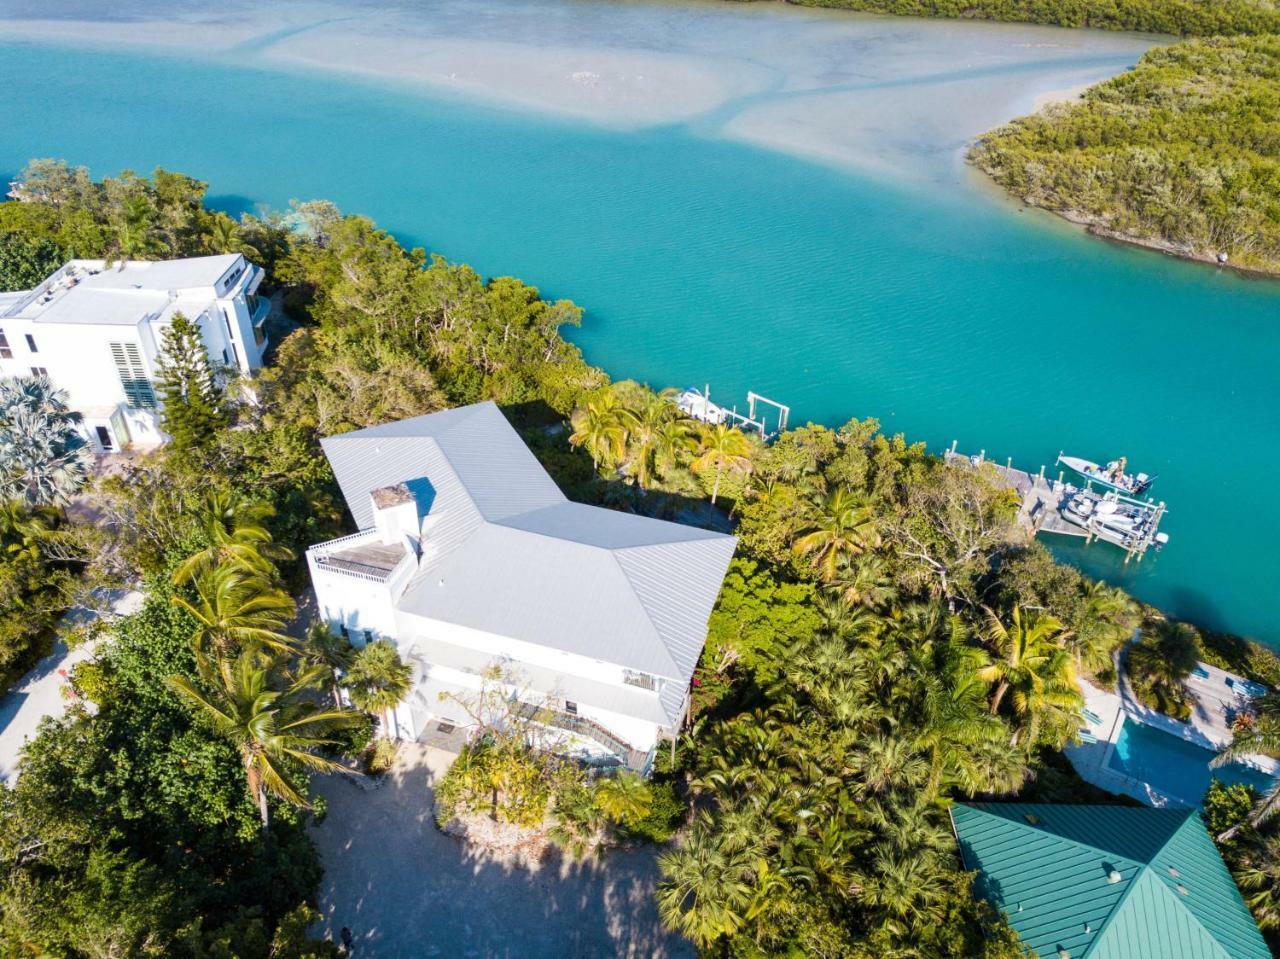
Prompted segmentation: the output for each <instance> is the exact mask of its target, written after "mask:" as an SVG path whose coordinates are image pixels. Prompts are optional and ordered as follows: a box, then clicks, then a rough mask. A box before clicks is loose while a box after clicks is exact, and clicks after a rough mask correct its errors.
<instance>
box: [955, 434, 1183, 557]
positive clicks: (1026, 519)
mask: <svg viewBox="0 0 1280 959" xmlns="http://www.w3.org/2000/svg"><path fill="white" fill-rule="evenodd" d="M943 458H944V459H945V460H946V462H947V463H948V464H949V465H953V466H962V467H966V468H969V469H978V468H981V467H984V466H985V467H987V468H989V469H992V470H993V471H994V472H995V475H996V477H997V478H998V479H999V480H1000V482H1002V483H1003V484H1004V485H1005V486H1007V487H1009V488H1010V489H1012V490H1014V491H1016V492H1017V494H1018V499H1019V504H1020V505H1019V507H1018V524H1019V525H1020V526H1022V527H1023V529H1025V530H1027V532H1028V533H1030V534H1031V535H1032V536H1036V535H1038V534H1039V533H1054V534H1056V535H1059V536H1075V537H1078V538H1080V539H1083V540H1084V541H1085V542H1086V543H1091V542H1093V541H1094V540H1095V539H1097V540H1102V541H1103V542H1106V543H1111V544H1112V545H1114V546H1118V547H1119V548H1120V549H1122V550H1124V551H1125V557H1124V561H1125V562H1126V563H1127V562H1129V560H1131V559H1134V558H1135V557H1136V558H1137V560H1138V561H1139V562H1141V561H1142V557H1143V556H1144V555H1146V552H1147V550H1148V549H1150V548H1151V547H1153V546H1155V547H1156V548H1157V549H1158V548H1159V547H1160V546H1162V545H1163V544H1164V543H1165V542H1166V541H1167V540H1168V537H1167V536H1162V535H1161V534H1160V521H1161V520H1162V519H1164V514H1165V504H1164V503H1156V502H1154V501H1146V502H1144V501H1142V500H1137V499H1133V498H1132V497H1128V496H1122V495H1120V494H1118V493H1107V494H1103V493H1099V492H1097V491H1095V490H1093V489H1092V487H1091V485H1090V484H1089V483H1088V481H1085V482H1084V485H1083V486H1073V485H1072V484H1070V483H1067V482H1065V481H1064V479H1063V476H1062V474H1059V476H1058V478H1057V479H1056V480H1055V479H1053V478H1051V477H1046V476H1045V468H1044V467H1043V466H1042V467H1040V471H1039V472H1038V473H1028V472H1025V471H1024V470H1020V469H1016V468H1015V467H1014V465H1013V460H1012V459H1010V460H1007V461H1006V462H1005V463H1003V464H1001V463H998V462H994V461H992V460H989V459H987V455H986V450H983V451H982V452H980V453H979V454H978V455H977V456H969V455H965V454H963V453H957V452H956V444H955V443H952V444H951V448H950V449H949V450H947V451H946V452H945V453H944V454H943ZM1081 492H1084V493H1086V494H1087V495H1089V496H1090V497H1092V498H1096V499H1097V500H1102V499H1103V498H1104V497H1106V498H1109V499H1111V500H1113V501H1116V502H1122V503H1127V504H1130V505H1133V506H1135V507H1138V508H1140V509H1142V510H1143V511H1144V512H1146V513H1147V514H1148V520H1147V521H1146V522H1145V523H1144V524H1143V525H1142V526H1141V527H1140V528H1139V529H1138V530H1137V531H1135V532H1131V533H1122V532H1119V531H1117V530H1114V529H1111V528H1109V527H1106V526H1102V525H1100V524H1098V523H1096V522H1094V521H1093V520H1090V521H1089V523H1088V524H1087V525H1085V526H1080V525H1078V524H1076V523H1073V522H1071V521H1069V520H1067V519H1066V518H1065V517H1064V516H1063V515H1062V511H1063V508H1064V507H1065V506H1066V504H1067V503H1068V502H1070V501H1071V499H1072V498H1073V497H1074V496H1076V495H1077V494H1079V493H1081Z"/></svg>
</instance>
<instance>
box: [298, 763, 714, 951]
mask: <svg viewBox="0 0 1280 959" xmlns="http://www.w3.org/2000/svg"><path fill="white" fill-rule="evenodd" d="M452 758H453V757H452V755H451V754H449V753H445V752H442V751H440V750H437V749H429V748H425V747H415V748H414V749H413V750H412V751H411V754H410V755H409V756H408V757H407V758H406V762H405V766H404V768H402V769H398V770H397V771H396V772H395V773H394V774H393V775H392V777H391V778H390V779H389V780H388V782H386V783H385V784H384V785H383V786H381V787H380V788H378V789H373V790H365V789H363V788H361V787H360V786H359V785H357V784H354V783H352V782H351V781H350V780H348V779H346V778H342V777H337V776H328V777H322V778H317V780H316V792H318V793H319V794H320V795H322V796H324V798H325V799H326V801H327V803H328V809H329V811H328V816H327V817H326V819H325V821H324V822H323V823H322V824H321V825H320V826H319V827H318V828H317V829H316V830H315V839H316V843H317V845H318V846H319V848H320V854H321V856H322V858H323V859H324V868H325V878H324V882H323V884H322V886H321V890H320V908H321V912H322V913H323V915H324V922H323V925H322V929H323V931H324V933H325V934H327V935H329V936H330V937H331V938H333V939H335V940H336V939H337V938H338V932H339V930H341V928H342V927H343V926H347V927H349V928H350V929H351V930H352V932H353V933H354V936H355V942H354V948H353V950H352V955H353V957H355V959H363V957H366V956H367V957H370V959H401V957H404V959H418V957H431V956H448V957H450V959H453V957H457V959H471V957H477V959H481V957H482V959H606V957H611V956H622V957H635V959H641V957H643V959H677V957H678V959H688V957H692V956H693V948H692V946H691V945H690V944H689V943H688V942H686V941H685V940H683V939H680V938H678V937H675V936H671V935H670V934H668V933H666V932H665V931H664V930H663V929H662V927H661V925H660V923H659V922H658V916H657V910H656V908H655V907H654V905H653V888H654V885H655V883H656V881H657V866H656V863H655V861H654V858H655V856H654V852H653V850H652V849H642V850H634V851H625V852H623V851H616V850H615V851H614V852H612V853H610V854H609V855H607V856H606V857H605V858H604V860H603V861H602V863H600V864H597V865H594V866H582V865H570V866H568V867H566V868H565V869H563V871H562V869H561V865H562V864H560V863H558V862H555V863H549V864H546V865H544V866H543V867H542V868H541V869H539V870H538V871H537V872H529V871H526V870H523V869H519V868H507V867H504V866H503V865H500V864H498V863H495V862H492V861H486V860H485V859H483V858H480V857H477V856H476V855H475V854H473V853H472V852H471V851H469V850H468V848H467V847H466V846H464V844H463V843H462V842H461V841H460V840H457V839H454V838H452V837H450V836H446V835H444V834H443V833H441V832H439V831H438V830H437V829H436V828H435V824H434V822H433V821H432V818H431V787H430V784H431V783H432V782H433V781H435V779H436V777H438V776H439V775H440V774H441V773H443V771H444V770H445V769H446V768H448V763H449V761H450V760H451V759H452Z"/></svg>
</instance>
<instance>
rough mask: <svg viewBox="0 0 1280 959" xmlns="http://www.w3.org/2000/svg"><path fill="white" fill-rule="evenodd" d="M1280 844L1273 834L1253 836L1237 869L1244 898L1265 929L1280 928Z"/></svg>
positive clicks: (1254, 916) (1238, 880) (1264, 930)
mask: <svg viewBox="0 0 1280 959" xmlns="http://www.w3.org/2000/svg"><path fill="white" fill-rule="evenodd" d="M1236 828H1237V829H1238V828H1239V827H1238V826H1237V827H1236ZM1233 831H1234V830H1233ZM1219 838H1222V837H1219ZM1278 845H1280V844H1278V843H1277V839H1276V837H1275V836H1274V835H1270V836H1266V837H1258V838H1256V839H1254V840H1253V841H1252V842H1251V843H1250V844H1249V846H1250V848H1248V849H1247V850H1246V851H1245V852H1244V854H1243V857H1242V858H1243V860H1244V862H1243V865H1242V866H1241V868H1240V869H1239V870H1237V872H1236V873H1235V877H1236V882H1237V883H1239V885H1240V890H1241V891H1242V892H1243V893H1244V901H1245V902H1246V903H1248V904H1249V909H1250V911H1251V912H1252V913H1253V918H1254V919H1255V920H1256V921H1257V923H1258V928H1259V929H1261V930H1262V931H1263V932H1271V931H1273V930H1276V929H1280V855H1277V853H1280V848H1277V847H1278Z"/></svg>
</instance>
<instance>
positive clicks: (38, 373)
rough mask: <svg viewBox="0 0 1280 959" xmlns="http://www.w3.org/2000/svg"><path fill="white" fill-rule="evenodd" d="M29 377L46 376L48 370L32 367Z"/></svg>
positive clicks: (41, 367)
mask: <svg viewBox="0 0 1280 959" xmlns="http://www.w3.org/2000/svg"><path fill="white" fill-rule="evenodd" d="M31 375H32V376H48V375H49V370H48V369H47V368H46V367H43V366H33V367H31Z"/></svg>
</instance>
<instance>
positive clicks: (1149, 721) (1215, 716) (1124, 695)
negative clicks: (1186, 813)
mask: <svg viewBox="0 0 1280 959" xmlns="http://www.w3.org/2000/svg"><path fill="white" fill-rule="evenodd" d="M1116 659H1117V662H1116V675H1117V676H1119V677H1120V679H1119V682H1118V684H1117V690H1116V691H1115V692H1111V691H1108V690H1105V689H1102V688H1100V687H1098V686H1095V685H1093V684H1092V683H1089V682H1087V681H1085V680H1081V681H1080V687H1081V690H1082V691H1083V692H1084V699H1085V709H1086V710H1087V711H1088V712H1089V713H1091V714H1092V717H1086V720H1085V721H1086V724H1087V726H1086V730H1085V731H1087V732H1088V733H1089V734H1090V735H1092V736H1093V737H1094V738H1095V739H1096V740H1097V741H1096V742H1083V741H1082V742H1081V743H1079V744H1078V745H1075V746H1068V747H1067V748H1066V749H1065V750H1064V752H1065V753H1066V756H1067V758H1068V759H1069V760H1071V765H1072V766H1074V767H1075V769H1076V772H1078V773H1079V774H1080V777H1081V778H1082V779H1084V780H1085V781H1086V782H1089V783H1092V784H1093V785H1095V786H1099V787H1101V788H1102V789H1106V790H1108V791H1110V792H1114V793H1120V794H1122V795H1125V796H1132V797H1133V798H1134V799H1138V800H1140V801H1142V802H1144V803H1146V804H1147V805H1149V806H1156V807H1166V806H1192V807H1194V806H1198V805H1199V802H1200V800H1199V797H1195V798H1191V797H1183V796H1174V795H1172V794H1170V793H1164V792H1161V791H1159V790H1157V789H1155V788H1154V787H1153V786H1152V785H1151V784H1150V783H1146V782H1143V781H1141V780H1139V779H1134V778H1132V777H1130V776H1125V775H1124V774H1122V773H1119V772H1116V770H1115V769H1113V768H1112V767H1111V765H1110V763H1111V754H1112V752H1114V751H1115V743H1116V740H1117V739H1119V738H1120V731H1121V730H1122V729H1123V728H1124V721H1125V720H1126V719H1130V720H1132V721H1134V722H1137V723H1142V724H1143V725H1145V726H1149V727H1151V728H1153V729H1158V730H1160V731H1161V732H1164V733H1168V734H1169V735H1170V736H1175V737H1177V738H1178V739H1182V740H1184V741H1186V742H1189V743H1193V744H1194V745H1196V746H1200V747H1201V748H1203V749H1207V750H1210V751H1211V752H1218V751H1220V750H1222V749H1223V748H1224V747H1226V746H1227V745H1228V744H1229V743H1230V742H1231V738H1232V733H1231V718H1232V717H1234V715H1235V714H1236V713H1237V712H1238V711H1239V710H1240V709H1241V708H1242V707H1243V706H1244V705H1245V703H1246V702H1247V700H1245V699H1244V698H1243V697H1241V696H1240V695H1239V694H1237V693H1236V692H1235V691H1234V690H1233V689H1232V687H1231V686H1228V685H1227V682H1226V680H1227V679H1231V680H1232V682H1233V683H1234V682H1236V681H1243V680H1242V679H1241V677H1239V676H1236V675H1235V674H1233V673H1228V672H1226V671H1225V670H1222V669H1218V668H1217V667H1216V666H1210V665H1209V664H1207V663H1200V664H1199V665H1200V668H1201V670H1203V671H1204V672H1206V673H1207V674H1208V676H1207V678H1202V677H1197V676H1192V677H1191V678H1190V679H1188V680H1187V688H1188V689H1189V690H1190V691H1191V692H1192V693H1193V694H1194V696H1195V699H1196V705H1195V707H1194V708H1193V709H1192V713H1191V719H1190V721H1189V722H1185V723H1184V722H1179V721H1178V720H1176V719H1174V718H1172V717H1171V716H1166V715H1164V714H1163V713H1159V712H1157V711H1155V710H1153V709H1149V708H1148V707H1146V706H1144V705H1143V704H1142V703H1141V702H1139V701H1138V699H1137V696H1136V695H1135V694H1134V692H1133V689H1132V688H1131V687H1130V685H1129V681H1128V679H1127V678H1126V677H1125V674H1124V672H1123V671H1122V670H1121V669H1120V668H1119V656H1118V655H1117V657H1116ZM1093 717H1096V718H1097V720H1098V722H1096V723H1095V722H1093V721H1092V719H1093ZM1242 761H1243V762H1245V763H1246V764H1247V765H1249V766H1253V767H1254V768H1255V769H1258V770H1261V771H1262V772H1265V773H1270V774H1272V775H1280V761H1277V760H1275V759H1271V758H1269V757H1266V756H1249V757H1247V758H1246V759H1244V760H1242Z"/></svg>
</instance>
